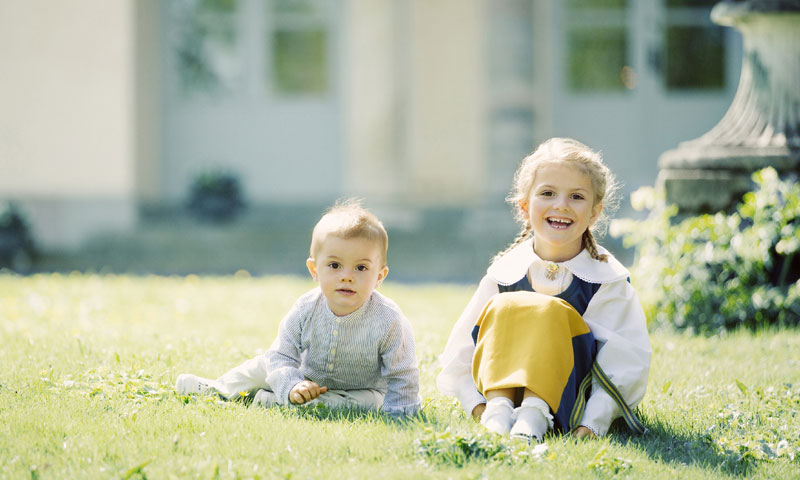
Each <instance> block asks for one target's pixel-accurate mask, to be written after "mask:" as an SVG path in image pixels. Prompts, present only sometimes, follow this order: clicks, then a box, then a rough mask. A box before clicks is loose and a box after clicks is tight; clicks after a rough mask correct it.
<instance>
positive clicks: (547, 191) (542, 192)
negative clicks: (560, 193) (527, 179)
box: [539, 190, 553, 197]
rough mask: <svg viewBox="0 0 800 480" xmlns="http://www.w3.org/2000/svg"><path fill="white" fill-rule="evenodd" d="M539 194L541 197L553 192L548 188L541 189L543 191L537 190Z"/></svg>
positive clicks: (551, 194) (550, 194) (550, 195)
mask: <svg viewBox="0 0 800 480" xmlns="http://www.w3.org/2000/svg"><path fill="white" fill-rule="evenodd" d="M539 195H541V196H543V197H552V196H553V192H552V191H550V190H543V191H541V192H539Z"/></svg>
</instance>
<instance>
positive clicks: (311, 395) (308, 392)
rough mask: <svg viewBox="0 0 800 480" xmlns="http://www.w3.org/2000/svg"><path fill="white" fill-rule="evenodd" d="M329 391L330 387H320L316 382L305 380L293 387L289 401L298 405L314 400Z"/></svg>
mask: <svg viewBox="0 0 800 480" xmlns="http://www.w3.org/2000/svg"><path fill="white" fill-rule="evenodd" d="M327 391H328V387H320V386H319V385H318V384H317V383H316V382H312V381H311V380H303V381H302V382H300V383H298V384H297V385H295V386H294V387H292V390H291V391H290V392H289V401H290V402H292V403H294V404H296V405H302V404H304V403H306V402H310V401H311V400H314V399H315V398H317V397H319V396H320V395H322V394H323V393H325V392H327Z"/></svg>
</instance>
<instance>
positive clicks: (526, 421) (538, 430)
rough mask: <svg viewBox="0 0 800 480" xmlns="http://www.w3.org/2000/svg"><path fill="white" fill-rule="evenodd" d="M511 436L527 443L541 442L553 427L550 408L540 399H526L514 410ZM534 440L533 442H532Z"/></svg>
mask: <svg viewBox="0 0 800 480" xmlns="http://www.w3.org/2000/svg"><path fill="white" fill-rule="evenodd" d="M512 417H513V419H514V426H513V427H512V428H511V436H512V437H514V438H521V439H524V440H527V441H528V442H532V441H536V442H541V441H542V440H543V439H544V434H545V433H546V432H547V430H548V429H550V428H552V427H553V416H552V415H550V407H549V406H548V405H547V403H546V402H545V401H544V400H542V399H541V398H537V397H528V398H526V399H524V400H523V401H522V405H520V406H519V407H517V408H516V409H515V410H514V414H513V416H512ZM534 439H535V440H534Z"/></svg>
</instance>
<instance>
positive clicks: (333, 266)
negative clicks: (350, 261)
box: [328, 262, 339, 270]
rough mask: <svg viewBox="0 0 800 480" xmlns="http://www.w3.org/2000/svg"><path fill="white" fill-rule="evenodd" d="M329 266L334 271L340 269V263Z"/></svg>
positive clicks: (332, 263)
mask: <svg viewBox="0 0 800 480" xmlns="http://www.w3.org/2000/svg"><path fill="white" fill-rule="evenodd" d="M328 266H329V267H331V268H332V269H334V270H337V269H338V268H339V262H331V263H329V264H328Z"/></svg>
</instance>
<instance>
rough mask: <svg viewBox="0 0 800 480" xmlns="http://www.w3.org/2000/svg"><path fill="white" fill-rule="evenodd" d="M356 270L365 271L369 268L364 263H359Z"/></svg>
mask: <svg viewBox="0 0 800 480" xmlns="http://www.w3.org/2000/svg"><path fill="white" fill-rule="evenodd" d="M356 270H358V271H359V272H366V271H367V270H369V268H367V266H366V265H359V266H357V267H356Z"/></svg>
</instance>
